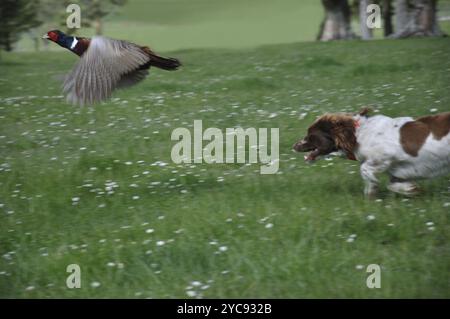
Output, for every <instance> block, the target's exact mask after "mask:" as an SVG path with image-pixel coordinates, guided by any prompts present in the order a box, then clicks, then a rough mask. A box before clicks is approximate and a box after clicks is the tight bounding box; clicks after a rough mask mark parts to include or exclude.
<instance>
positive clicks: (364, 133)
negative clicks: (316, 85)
mask: <svg viewBox="0 0 450 319" xmlns="http://www.w3.org/2000/svg"><path fill="white" fill-rule="evenodd" d="M355 120H356V121H359V124H360V126H359V127H357V128H356V139H357V142H358V148H357V150H356V151H355V156H356V158H357V159H358V160H359V161H360V162H362V165H361V176H362V178H363V179H364V181H365V190H364V192H365V194H366V195H368V196H373V195H375V194H376V191H377V185H378V179H377V177H376V175H377V174H379V173H384V172H387V173H388V174H389V175H390V176H391V177H396V178H397V179H401V180H403V181H404V182H403V181H402V182H398V181H393V182H392V183H391V184H390V185H389V187H388V188H389V189H390V190H391V191H394V192H397V193H401V194H406V195H408V194H411V195H412V194H414V193H416V192H417V187H416V185H415V184H414V183H413V182H412V180H415V179H421V178H431V177H436V176H439V175H445V174H448V173H450V134H447V135H446V136H444V137H442V138H441V139H440V140H437V139H435V138H434V137H433V135H432V134H431V133H430V135H429V136H428V138H427V140H426V141H425V143H424V144H423V146H422V148H421V149H420V150H419V153H418V155H417V156H411V155H409V154H408V153H406V152H405V151H404V150H403V148H402V146H401V144H400V128H401V126H402V125H403V124H405V123H407V122H410V121H414V119H413V118H411V117H398V118H390V117H387V116H383V115H377V116H373V117H369V118H366V117H361V116H356V117H355Z"/></svg>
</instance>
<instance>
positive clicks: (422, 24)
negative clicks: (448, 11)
mask: <svg viewBox="0 0 450 319" xmlns="http://www.w3.org/2000/svg"><path fill="white" fill-rule="evenodd" d="M436 11H437V0H409V1H408V0H396V2H395V16H396V19H395V20H396V32H395V33H394V34H393V35H392V37H394V38H407V37H411V36H441V35H443V33H442V31H441V29H440V28H439V24H438V21H437V14H436Z"/></svg>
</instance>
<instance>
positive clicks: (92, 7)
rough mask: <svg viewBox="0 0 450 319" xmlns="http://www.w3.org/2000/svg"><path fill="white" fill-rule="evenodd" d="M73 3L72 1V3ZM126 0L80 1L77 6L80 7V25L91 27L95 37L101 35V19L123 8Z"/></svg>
mask: <svg viewBox="0 0 450 319" xmlns="http://www.w3.org/2000/svg"><path fill="white" fill-rule="evenodd" d="M72 2H73V1H72ZM126 2H127V0H81V1H78V4H79V5H80V7H81V21H82V24H83V25H85V26H88V27H93V28H94V30H95V34H96V35H101V34H102V33H103V19H104V17H106V16H107V15H109V14H111V13H114V12H115V11H116V10H117V8H118V7H119V6H123V5H124V4H125V3H126Z"/></svg>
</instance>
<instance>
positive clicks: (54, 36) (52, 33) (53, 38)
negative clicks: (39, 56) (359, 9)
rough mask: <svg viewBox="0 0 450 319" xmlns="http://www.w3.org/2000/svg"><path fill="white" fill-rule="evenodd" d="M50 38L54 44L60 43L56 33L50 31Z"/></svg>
mask: <svg viewBox="0 0 450 319" xmlns="http://www.w3.org/2000/svg"><path fill="white" fill-rule="evenodd" d="M47 35H48V38H49V39H50V40H52V41H53V42H56V41H58V34H57V33H56V32H53V31H50V32H49V33H47Z"/></svg>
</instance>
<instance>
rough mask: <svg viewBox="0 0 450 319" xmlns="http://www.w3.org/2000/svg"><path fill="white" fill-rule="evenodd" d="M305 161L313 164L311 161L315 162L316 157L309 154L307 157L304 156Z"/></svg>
mask: <svg viewBox="0 0 450 319" xmlns="http://www.w3.org/2000/svg"><path fill="white" fill-rule="evenodd" d="M304 159H305V161H307V162H311V161H314V156H312V154H311V153H310V154H308V155H305V156H304Z"/></svg>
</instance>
